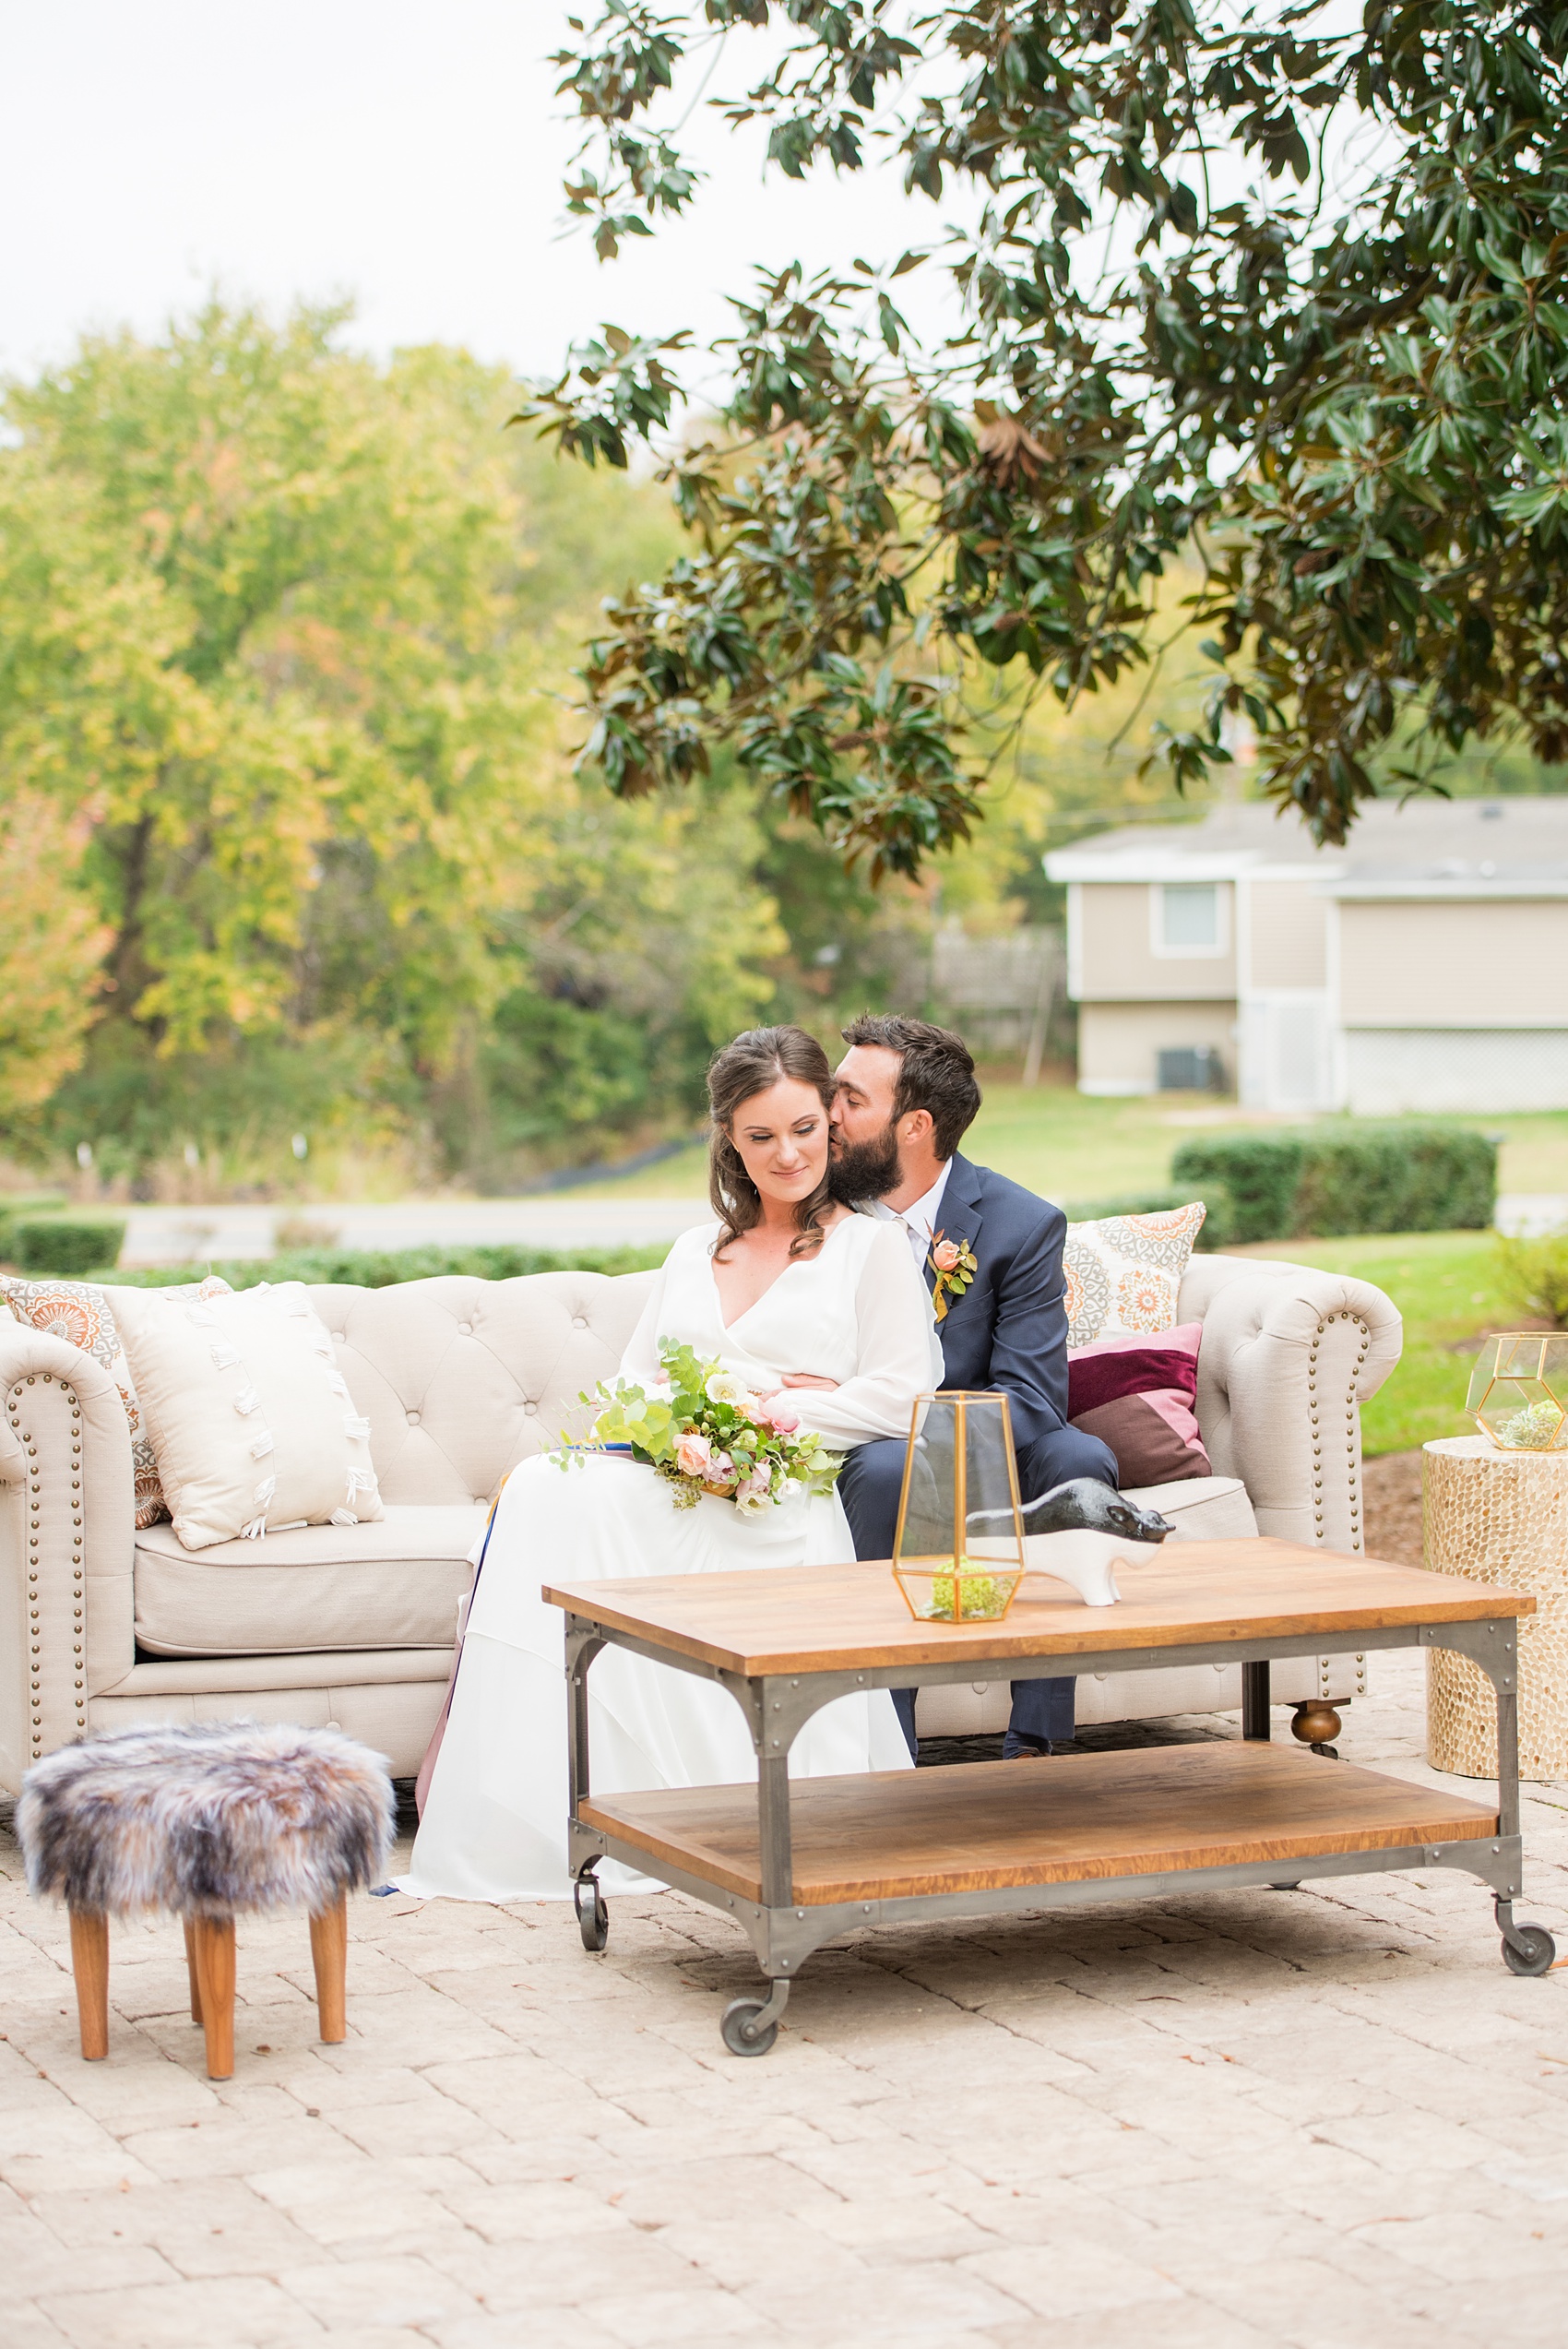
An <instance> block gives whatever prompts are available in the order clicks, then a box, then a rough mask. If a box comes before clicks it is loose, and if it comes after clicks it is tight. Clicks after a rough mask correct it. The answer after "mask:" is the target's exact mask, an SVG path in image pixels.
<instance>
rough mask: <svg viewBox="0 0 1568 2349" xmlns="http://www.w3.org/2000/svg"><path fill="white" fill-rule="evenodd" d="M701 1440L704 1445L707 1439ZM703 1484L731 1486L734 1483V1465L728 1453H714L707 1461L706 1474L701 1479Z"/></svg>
mask: <svg viewBox="0 0 1568 2349" xmlns="http://www.w3.org/2000/svg"><path fill="white" fill-rule="evenodd" d="M703 1440H704V1442H705V1443H706V1442H707V1437H704V1438H703ZM703 1482H704V1483H705V1484H707V1485H732V1484H733V1483H734V1482H735V1463H734V1461H732V1460H731V1457H730V1455H729V1453H728V1452H715V1453H714V1455H713V1457H712V1459H711V1460H710V1461H708V1464H707V1473H706V1475H705V1476H704V1478H703Z"/></svg>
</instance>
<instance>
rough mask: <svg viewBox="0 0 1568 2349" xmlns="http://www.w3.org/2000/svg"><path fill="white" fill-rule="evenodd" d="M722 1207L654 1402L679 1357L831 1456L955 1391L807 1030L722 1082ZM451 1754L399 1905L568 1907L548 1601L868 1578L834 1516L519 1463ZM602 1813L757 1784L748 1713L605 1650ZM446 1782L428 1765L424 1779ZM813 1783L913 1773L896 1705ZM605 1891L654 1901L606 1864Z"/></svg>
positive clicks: (602, 1461)
mask: <svg viewBox="0 0 1568 2349" xmlns="http://www.w3.org/2000/svg"><path fill="white" fill-rule="evenodd" d="M707 1084H708V1099H709V1103H710V1109H711V1117H712V1135H711V1142H710V1151H709V1157H710V1180H709V1196H710V1198H712V1201H713V1205H714V1208H715V1210H716V1211H717V1214H718V1217H719V1221H718V1222H714V1223H705V1224H702V1225H699V1226H698V1227H697V1229H696V1230H695V1231H691V1232H687V1233H685V1234H683V1236H682V1237H681V1238H680V1239H678V1240H677V1241H676V1243H675V1245H674V1246H673V1247H672V1248H671V1251H670V1254H669V1256H668V1258H666V1259H665V1263H664V1267H663V1270H661V1272H660V1273H659V1279H658V1281H657V1282H655V1284H654V1289H653V1293H652V1294H651V1295H650V1297H649V1298H648V1302H647V1310H646V1311H645V1312H644V1314H643V1317H642V1319H641V1321H640V1322H639V1323H638V1325H637V1329H636V1334H635V1336H634V1337H633V1339H632V1341H631V1343H630V1345H629V1346H628V1347H627V1349H626V1352H625V1354H624V1357H623V1359H622V1363H621V1371H622V1375H623V1376H624V1377H626V1378H628V1379H631V1380H633V1381H634V1382H636V1384H638V1385H642V1386H646V1385H647V1384H649V1383H650V1382H651V1381H652V1380H653V1379H654V1378H655V1377H658V1376H659V1367H660V1365H659V1341H660V1340H661V1339H667V1338H668V1339H676V1340H683V1341H686V1342H687V1343H689V1344H690V1345H692V1346H693V1347H695V1350H696V1352H697V1353H698V1354H699V1355H702V1356H704V1357H711V1356H713V1355H718V1356H719V1358H720V1359H721V1361H722V1363H723V1365H724V1366H725V1368H726V1369H729V1370H731V1371H733V1372H735V1373H736V1374H737V1375H738V1376H739V1377H742V1378H743V1379H744V1380H745V1382H746V1384H747V1386H748V1387H749V1388H751V1389H754V1391H755V1392H756V1393H758V1394H761V1395H764V1396H766V1395H769V1394H773V1395H777V1394H778V1392H779V1390H780V1389H788V1390H789V1407H790V1410H791V1411H792V1412H795V1413H798V1414H799V1418H800V1422H801V1425H802V1429H803V1430H808V1431H814V1432H815V1433H816V1434H818V1435H820V1436H821V1437H823V1438H824V1440H825V1441H826V1444H827V1445H828V1446H829V1447H830V1448H831V1449H833V1450H835V1451H843V1450H848V1449H849V1448H850V1447H851V1446H853V1445H856V1444H863V1443H867V1442H869V1441H870V1440H871V1439H872V1438H873V1437H879V1436H907V1435H908V1433H909V1414H910V1410H911V1407H912V1406H913V1404H914V1401H915V1399H916V1397H917V1396H918V1395H920V1394H921V1393H929V1392H930V1391H931V1390H932V1389H933V1388H935V1387H937V1386H940V1384H941V1383H942V1378H941V1358H940V1354H939V1353H938V1352H937V1342H936V1337H935V1330H934V1324H933V1322H932V1308H931V1300H930V1298H929V1296H928V1295H927V1294H926V1290H925V1286H924V1283H923V1282H922V1281H921V1276H920V1274H919V1272H918V1271H917V1270H916V1269H915V1263H914V1258H913V1257H912V1255H911V1254H910V1250H909V1236H908V1234H907V1233H906V1231H905V1229H904V1226H903V1225H902V1224H901V1223H898V1222H880V1221H877V1220H874V1219H873V1218H871V1217H867V1216H859V1215H854V1214H851V1213H850V1212H849V1210H847V1209H845V1208H843V1207H841V1206H839V1205H838V1204H837V1202H836V1201H835V1200H834V1199H833V1198H830V1196H829V1193H828V1187H827V1138H828V1120H827V1113H828V1108H829V1105H830V1103H831V1102H832V1098H833V1078H832V1073H831V1071H830V1069H829V1067H828V1064H827V1055H826V1053H825V1052H824V1051H823V1049H822V1047H821V1045H820V1044H818V1043H816V1041H815V1040H814V1038H813V1037H811V1036H808V1035H807V1034H806V1033H805V1032H804V1031H803V1030H802V1029H799V1028H759V1029H756V1030H754V1031H752V1032H751V1033H749V1034H747V1035H743V1036H737V1037H736V1039H735V1041H734V1043H731V1044H728V1045H726V1047H725V1048H724V1050H723V1051H722V1052H721V1053H719V1055H718V1056H717V1058H716V1059H715V1061H714V1063H713V1066H712V1067H711V1068H710V1069H709V1070H708V1078H707ZM475 1555H476V1562H478V1563H479V1564H480V1566H481V1571H480V1573H479V1576H478V1579H477V1580H476V1583H475V1586H474V1592H473V1597H472V1600H471V1602H470V1604H469V1616H468V1626H467V1630H466V1633H465V1636H464V1640H463V1644H462V1648H461V1651H460V1657H459V1669H458V1671H457V1677H456V1680H455V1683H454V1686H453V1690H452V1697H451V1705H450V1711H449V1713H448V1715H447V1719H446V1723H445V1733H444V1734H443V1733H442V1732H440V1731H438V1732H437V1737H438V1738H439V1740H440V1742H439V1747H438V1748H435V1749H434V1771H433V1773H432V1775H431V1779H430V1787H429V1793H428V1796H427V1798H426V1801H425V1805H424V1809H423V1813H422V1818H421V1823H420V1830H419V1836H418V1839H417V1841H416V1842H415V1844H414V1851H413V1858H412V1862H411V1864H410V1870H409V1874H408V1876H407V1877H406V1878H403V1879H402V1887H401V1889H402V1890H405V1891H408V1892H414V1893H419V1894H422V1895H424V1896H427V1897H428V1896H434V1895H438V1894H446V1895H449V1896H451V1897H454V1898H457V1899H460V1900H470V1901H511V1900H522V1899H528V1900H564V1899H565V1898H566V1897H567V1896H568V1895H569V1892H570V1890H571V1884H570V1877H569V1873H568V1868H567V1860H566V1807H567V1795H566V1692H565V1675H564V1617H563V1616H562V1614H561V1611H560V1609H559V1608H558V1607H553V1606H549V1605H547V1604H545V1602H544V1601H543V1600H542V1599H541V1598H540V1583H541V1582H542V1581H544V1580H546V1579H555V1580H571V1581H574V1582H592V1581H600V1580H609V1579H611V1578H612V1577H615V1576H621V1575H627V1576H630V1575H653V1574H717V1573H732V1572H734V1571H735V1570H736V1569H738V1568H750V1567H774V1566H802V1565H828V1564H837V1563H838V1562H840V1561H843V1560H847V1559H850V1558H853V1556H854V1555H855V1549H854V1544H853V1542H852V1541H851V1539H850V1535H849V1522H848V1520H847V1519H846V1518H845V1515H844V1510H843V1506H842V1504H841V1502H840V1501H839V1499H838V1496H837V1493H836V1492H835V1493H831V1494H828V1495H826V1496H810V1495H807V1494H805V1493H797V1494H796V1495H795V1496H794V1497H793V1498H791V1499H790V1500H787V1501H785V1502H782V1503H779V1504H778V1505H776V1506H775V1505H770V1506H768V1507H767V1508H764V1509H762V1510H761V1511H760V1512H758V1513H756V1514H754V1515H752V1516H747V1517H742V1516H741V1515H740V1514H739V1513H738V1512H737V1510H736V1509H735V1507H734V1505H733V1503H732V1502H731V1501H729V1500H726V1499H721V1498H719V1497H718V1496H704V1497H703V1498H702V1499H700V1500H699V1501H698V1502H697V1504H696V1506H695V1508H677V1507H676V1506H675V1504H674V1501H673V1498H672V1496H671V1488H670V1486H669V1485H668V1484H666V1483H665V1481H664V1480H663V1479H662V1478H661V1477H659V1476H657V1475H656V1474H655V1473H654V1472H653V1470H652V1469H650V1468H647V1467H644V1466H643V1465H641V1464H640V1463H638V1462H636V1461H632V1460H630V1459H628V1458H625V1457H613V1456H610V1455H606V1454H603V1453H597V1454H596V1453H586V1454H585V1453H577V1454H576V1455H573V1456H572V1458H571V1460H570V1461H569V1464H567V1465H566V1466H564V1467H563V1464H562V1461H561V1458H560V1456H559V1455H542V1456H540V1457H539V1458H537V1459H533V1460H528V1461H524V1462H523V1463H522V1464H521V1466H520V1467H518V1468H516V1469H514V1470H513V1472H512V1473H511V1475H510V1476H509V1477H508V1478H507V1480H506V1483H505V1485H504V1487H503V1488H502V1492H501V1496H500V1499H499V1501H498V1502H497V1504H496V1507H495V1511H494V1514H493V1519H492V1522H491V1527H490V1532H489V1534H488V1536H487V1539H486V1542H485V1543H484V1544H481V1548H480V1550H479V1551H478V1552H476V1554H475ZM588 1692H589V1701H588V1732H589V1750H590V1752H591V1755H592V1762H593V1784H594V1791H595V1793H596V1794H600V1793H602V1794H613V1793H621V1792H624V1791H626V1790H628V1789H630V1788H634V1787H650V1786H701V1785H714V1784H719V1783H724V1782H726V1781H736V1780H743V1779H747V1778H754V1777H755V1775H756V1760H755V1756H754V1753H753V1750H752V1742H751V1736H750V1733H749V1732H748V1730H747V1728H746V1725H745V1722H744V1719H743V1717H742V1712H741V1710H740V1707H739V1706H738V1705H737V1704H736V1703H735V1702H734V1700H733V1699H732V1698H731V1697H730V1696H729V1695H728V1694H727V1693H726V1691H725V1690H723V1689H722V1688H719V1687H717V1686H716V1685H714V1684H713V1683H712V1682H709V1681H702V1680H697V1679H694V1678H692V1677H690V1676H689V1675H686V1674H684V1673H680V1672H675V1671H672V1670H671V1669H669V1668H668V1667H667V1666H665V1665H662V1664H656V1663H647V1662H645V1661H643V1660H642V1659H641V1658H640V1657H637V1656H632V1655H628V1654H627V1653H625V1651H624V1650H621V1649H617V1648H606V1649H605V1650H603V1651H601V1652H600V1656H599V1657H598V1659H597V1661H596V1662H595V1663H594V1665H593V1669H592V1672H591V1674H590V1675H589V1678H588ZM429 1767H430V1764H429V1762H428V1761H427V1769H429ZM908 1768H909V1748H908V1747H907V1746H906V1744H905V1741H904V1736H903V1733H902V1731H901V1730H900V1728H899V1726H898V1722H897V1715H896V1714H895V1712H894V1710H893V1700H892V1699H891V1697H889V1696H888V1694H887V1692H886V1691H885V1689H876V1690H873V1691H870V1692H868V1693H867V1694H865V1695H863V1696H862V1695H856V1696H852V1697H840V1698H838V1699H836V1700H835V1701H834V1702H833V1703H832V1704H830V1705H826V1706H825V1707H824V1708H823V1710H822V1711H820V1712H819V1713H817V1714H816V1715H815V1716H814V1718H813V1719H812V1720H811V1721H810V1722H809V1723H807V1724H806V1727H805V1728H804V1729H803V1730H802V1733H801V1735H800V1736H799V1737H798V1738H797V1740H796V1742H795V1746H794V1747H793V1750H792V1752H791V1754H790V1771H791V1773H792V1774H793V1775H794V1776H797V1777H816V1776H824V1775H838V1774H842V1773H846V1772H849V1771H867V1770H904V1769H908ZM599 1878H600V1884H601V1885H602V1886H603V1888H604V1890H606V1891H617V1890H621V1891H624V1890H645V1889H652V1888H651V1887H650V1886H649V1884H648V1879H647V1878H641V1877H637V1876H636V1875H634V1874H632V1872H631V1871H630V1870H628V1869H625V1868H622V1867H617V1866H614V1865H613V1864H612V1863H610V1862H606V1863H604V1864H603V1865H602V1866H600V1871H599Z"/></svg>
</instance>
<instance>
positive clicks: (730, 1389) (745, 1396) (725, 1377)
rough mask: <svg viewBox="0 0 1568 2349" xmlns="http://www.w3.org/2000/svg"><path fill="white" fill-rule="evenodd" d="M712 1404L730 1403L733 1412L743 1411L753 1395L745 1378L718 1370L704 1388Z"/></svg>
mask: <svg viewBox="0 0 1568 2349" xmlns="http://www.w3.org/2000/svg"><path fill="white" fill-rule="evenodd" d="M703 1393H704V1394H705V1395H706V1396H707V1400H708V1401H709V1402H710V1403H728V1404H729V1406H730V1408H731V1411H741V1410H742V1409H743V1408H744V1406H745V1405H746V1404H747V1403H748V1402H749V1401H751V1393H750V1389H748V1387H747V1385H746V1382H745V1380H744V1379H743V1378H737V1377H736V1376H735V1374H734V1372H733V1371H732V1370H716V1371H714V1372H713V1374H712V1376H711V1377H709V1378H708V1380H707V1384H706V1385H705V1387H704V1388H703Z"/></svg>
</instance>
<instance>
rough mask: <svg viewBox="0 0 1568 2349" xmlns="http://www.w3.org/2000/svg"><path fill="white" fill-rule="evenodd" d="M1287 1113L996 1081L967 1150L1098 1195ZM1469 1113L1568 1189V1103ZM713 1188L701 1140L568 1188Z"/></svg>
mask: <svg viewBox="0 0 1568 2349" xmlns="http://www.w3.org/2000/svg"><path fill="white" fill-rule="evenodd" d="M1285 1122H1287V1121H1285V1120H1282V1119H1278V1118H1271V1119H1264V1118H1247V1117H1242V1116H1240V1115H1238V1114H1237V1112H1236V1111H1235V1109H1234V1108H1231V1107H1229V1106H1228V1105H1226V1104H1224V1103H1217V1102H1215V1101H1214V1099H1213V1097H1212V1096H1211V1095H1207V1094H1196V1093H1161V1094H1159V1095H1158V1096H1152V1097H1151V1096H1145V1097H1143V1098H1142V1099H1139V1100H1135V1101H1092V1100H1090V1099H1088V1098H1087V1096H1086V1095H1085V1094H1083V1093H1079V1092H1074V1091H1071V1090H1070V1089H1069V1088H1068V1087H1066V1086H1060V1085H1036V1086H1032V1087H1029V1088H1028V1089H1026V1088H1025V1087H1024V1086H1022V1085H1018V1084H1006V1083H1000V1082H989V1081H988V1083H987V1085H986V1089H985V1105H984V1107H983V1108H982V1109H981V1111H980V1115H979V1117H978V1118H977V1119H976V1120H975V1123H974V1125H973V1126H972V1127H970V1129H969V1132H968V1136H967V1137H966V1139H965V1143H964V1150H965V1153H966V1155H967V1156H968V1157H970V1158H974V1159H978V1160H979V1161H980V1163H981V1164H982V1165H984V1166H994V1167H995V1168H996V1170H997V1172H998V1173H999V1174H1010V1175H1011V1176H1012V1177H1013V1180H1014V1181H1015V1182H1016V1183H1025V1184H1027V1185H1028V1187H1029V1189H1030V1190H1031V1191H1039V1193H1040V1194H1041V1195H1042V1197H1044V1198H1055V1199H1095V1198H1113V1197H1115V1196H1117V1195H1118V1194H1120V1193H1123V1192H1126V1191H1140V1190H1158V1189H1160V1188H1162V1187H1163V1186H1164V1185H1165V1183H1166V1182H1167V1181H1168V1179H1169V1176H1170V1154H1171V1152H1172V1151H1174V1150H1176V1149H1178V1148H1179V1147H1180V1145H1181V1144H1182V1142H1183V1141H1185V1140H1186V1139H1188V1138H1189V1137H1190V1136H1192V1135H1194V1134H1196V1133H1203V1132H1206V1131H1210V1130H1212V1129H1213V1128H1214V1127H1217V1126H1219V1127H1227V1128H1228V1127H1232V1126H1243V1127H1244V1126H1248V1125H1279V1124H1282V1123H1285ZM1465 1122H1466V1123H1467V1124H1469V1125H1475V1126H1479V1127H1482V1128H1483V1129H1484V1130H1485V1131H1487V1132H1489V1133H1497V1134H1502V1135H1503V1138H1504V1139H1503V1158H1502V1169H1501V1179H1502V1187H1503V1190H1505V1191H1562V1192H1568V1111H1558V1112H1554V1113H1552V1114H1551V1115H1541V1116H1530V1117H1490V1118H1483V1117H1478V1118H1470V1119H1467V1120H1466V1121H1465ZM706 1191H707V1160H706V1158H705V1155H704V1153H703V1151H701V1150H698V1149H694V1150H688V1151H682V1152H681V1153H680V1155H679V1156H678V1157H675V1158H667V1159H661V1160H660V1161H659V1163H658V1165H656V1166H647V1167H644V1169H643V1170H642V1172H641V1173H640V1174H632V1175H627V1176H624V1177H623V1178H622V1179H621V1180H620V1181H618V1182H608V1183H595V1184H592V1185H588V1186H585V1187H584V1188H583V1189H582V1190H581V1191H580V1192H578V1193H575V1194H563V1195H562V1196H576V1197H581V1198H702V1197H703V1195H704V1193H705V1192H706Z"/></svg>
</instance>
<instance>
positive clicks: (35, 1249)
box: [0, 1201, 125, 1280]
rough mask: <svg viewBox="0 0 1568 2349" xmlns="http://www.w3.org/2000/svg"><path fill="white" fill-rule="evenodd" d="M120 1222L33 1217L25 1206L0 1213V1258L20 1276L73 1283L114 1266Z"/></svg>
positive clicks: (121, 1229) (13, 1204)
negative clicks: (43, 1276) (35, 1274)
mask: <svg viewBox="0 0 1568 2349" xmlns="http://www.w3.org/2000/svg"><path fill="white" fill-rule="evenodd" d="M124 1244H125V1221H124V1218H115V1217H112V1216H105V1215H92V1216H87V1215H82V1216H72V1215H34V1214H30V1213H29V1212H28V1211H27V1207H26V1203H25V1202H20V1203H18V1202H17V1201H12V1202H11V1204H10V1205H9V1207H8V1208H6V1209H5V1210H0V1257H4V1258H8V1259H9V1261H10V1262H11V1263H13V1264H18V1265H20V1267H21V1269H22V1270H23V1271H24V1272H39V1273H44V1274H50V1273H53V1274H54V1275H55V1276H56V1277H63V1278H65V1279H66V1280H74V1279H76V1278H77V1276H78V1275H80V1274H81V1273H84V1272H96V1271H98V1270H100V1269H101V1267H102V1266H104V1265H110V1264H113V1261H114V1259H115V1258H116V1257H117V1256H118V1255H119V1253H120V1250H121V1247H122V1246H124Z"/></svg>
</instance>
